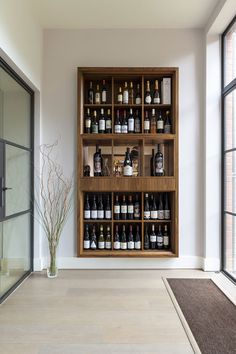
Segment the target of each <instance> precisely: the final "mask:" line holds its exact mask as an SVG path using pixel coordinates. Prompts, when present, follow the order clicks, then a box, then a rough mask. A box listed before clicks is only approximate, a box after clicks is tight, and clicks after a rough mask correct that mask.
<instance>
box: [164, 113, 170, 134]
mask: <svg viewBox="0 0 236 354" xmlns="http://www.w3.org/2000/svg"><path fill="white" fill-rule="evenodd" d="M164 133H165V134H171V119H170V112H169V111H166V118H165V123H164Z"/></svg>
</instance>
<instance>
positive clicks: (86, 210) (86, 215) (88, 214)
mask: <svg viewBox="0 0 236 354" xmlns="http://www.w3.org/2000/svg"><path fill="white" fill-rule="evenodd" d="M90 218H91V210H90V203H89V196H88V194H87V195H86V199H85V205H84V219H85V220H89V219H90Z"/></svg>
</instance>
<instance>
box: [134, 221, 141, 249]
mask: <svg viewBox="0 0 236 354" xmlns="http://www.w3.org/2000/svg"><path fill="white" fill-rule="evenodd" d="M134 248H135V249H136V250H141V236H140V232H139V225H137V227H136V234H135V238H134Z"/></svg>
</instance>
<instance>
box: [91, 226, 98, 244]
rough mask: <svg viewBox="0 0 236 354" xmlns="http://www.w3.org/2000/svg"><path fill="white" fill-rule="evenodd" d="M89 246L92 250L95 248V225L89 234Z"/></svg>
mask: <svg viewBox="0 0 236 354" xmlns="http://www.w3.org/2000/svg"><path fill="white" fill-rule="evenodd" d="M90 248H91V249H92V250H96V249H97V236H96V229H95V225H93V230H92V234H91V241H90Z"/></svg>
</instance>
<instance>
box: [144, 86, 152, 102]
mask: <svg viewBox="0 0 236 354" xmlns="http://www.w3.org/2000/svg"><path fill="white" fill-rule="evenodd" d="M145 103H146V104H150V103H152V97H151V92H150V81H147V83H146V92H145Z"/></svg>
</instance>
